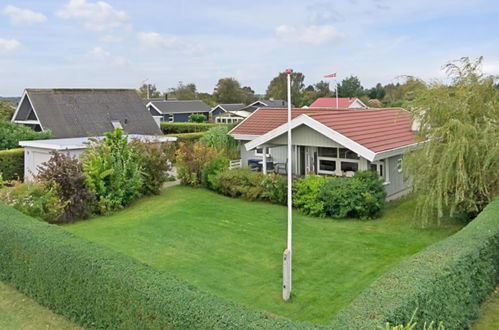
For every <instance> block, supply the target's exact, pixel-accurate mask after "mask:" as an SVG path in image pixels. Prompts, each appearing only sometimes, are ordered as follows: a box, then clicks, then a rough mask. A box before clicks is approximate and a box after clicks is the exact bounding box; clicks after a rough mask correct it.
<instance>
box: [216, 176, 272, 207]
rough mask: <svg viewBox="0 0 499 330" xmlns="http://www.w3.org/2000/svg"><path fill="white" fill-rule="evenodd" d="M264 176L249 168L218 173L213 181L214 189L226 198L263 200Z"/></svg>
mask: <svg viewBox="0 0 499 330" xmlns="http://www.w3.org/2000/svg"><path fill="white" fill-rule="evenodd" d="M263 180H264V175H263V174H262V173H259V172H252V171H250V170H249V169H247V168H236V169H233V170H225V171H223V172H220V173H218V174H217V175H216V176H215V177H214V179H213V184H212V186H213V189H214V190H215V191H216V192H218V193H221V194H223V195H226V196H230V197H241V198H244V199H246V200H256V199H262V198H263V194H264V188H263V186H262V182H263Z"/></svg>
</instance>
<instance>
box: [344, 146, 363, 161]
mask: <svg viewBox="0 0 499 330" xmlns="http://www.w3.org/2000/svg"><path fill="white" fill-rule="evenodd" d="M340 158H346V159H359V156H357V154H356V153H355V152H353V151H351V150H349V149H347V148H340Z"/></svg>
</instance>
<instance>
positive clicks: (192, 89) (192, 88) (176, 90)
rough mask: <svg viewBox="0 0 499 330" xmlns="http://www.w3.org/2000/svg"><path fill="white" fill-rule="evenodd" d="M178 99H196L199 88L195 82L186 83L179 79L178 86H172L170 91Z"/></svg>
mask: <svg viewBox="0 0 499 330" xmlns="http://www.w3.org/2000/svg"><path fill="white" fill-rule="evenodd" d="M168 94H170V95H171V96H172V97H173V98H175V99H177V100H195V99H197V89H196V85H195V84H194V83H190V84H187V85H184V83H183V82H181V81H179V82H178V85H177V87H173V88H170V90H169V93H168Z"/></svg>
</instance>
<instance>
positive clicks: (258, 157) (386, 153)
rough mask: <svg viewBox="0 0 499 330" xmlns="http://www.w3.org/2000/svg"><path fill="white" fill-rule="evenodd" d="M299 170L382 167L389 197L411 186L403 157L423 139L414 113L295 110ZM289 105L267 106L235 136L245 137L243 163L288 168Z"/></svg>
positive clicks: (345, 171)
mask: <svg viewBox="0 0 499 330" xmlns="http://www.w3.org/2000/svg"><path fill="white" fill-rule="evenodd" d="M290 125H291V129H292V141H293V142H292V150H293V152H292V156H291V157H293V158H292V159H293V162H292V164H293V168H292V171H293V174H294V175H297V176H305V175H307V174H310V173H315V174H319V175H335V176H353V175H354V174H355V172H357V171H361V170H373V171H376V172H377V173H378V174H379V176H380V178H381V179H382V180H383V182H384V185H385V189H386V192H387V198H388V199H394V198H397V197H399V196H401V195H403V194H405V193H407V192H408V191H410V188H411V186H410V183H409V182H408V181H407V180H405V179H404V177H403V175H402V174H403V173H402V171H403V164H402V156H403V154H404V153H405V152H407V151H408V150H410V149H411V148H414V147H415V146H416V145H417V144H418V143H420V142H421V141H420V140H419V139H418V137H417V135H416V133H415V132H414V131H412V126H411V125H412V116H411V114H410V113H409V112H408V111H406V110H404V109H401V108H386V109H375V110H374V109H366V110H365V109H362V110H360V109H357V110H355V109H346V108H343V109H331V108H294V109H292V120H291V122H290ZM287 129H288V124H287V109H284V108H261V109H258V110H257V111H255V112H254V113H253V114H252V115H251V116H249V117H248V118H247V119H245V120H244V121H243V122H241V123H240V124H239V125H238V126H236V127H235V128H234V129H233V130H231V132H230V135H232V136H233V137H234V138H235V139H237V140H239V141H240V145H241V163H242V164H243V165H244V166H250V167H253V168H255V169H258V168H261V169H262V170H263V171H264V172H269V171H275V172H280V173H285V172H286V168H287V165H286V164H287V159H288V155H287Z"/></svg>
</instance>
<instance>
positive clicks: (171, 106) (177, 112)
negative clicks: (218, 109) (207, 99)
mask: <svg viewBox="0 0 499 330" xmlns="http://www.w3.org/2000/svg"><path fill="white" fill-rule="evenodd" d="M147 109H148V110H149V112H150V113H151V115H152V116H153V117H156V116H160V117H161V121H169V122H186V121H189V116H190V115H192V114H202V115H204V116H205V118H206V120H208V118H209V115H210V111H211V108H210V107H209V106H208V105H206V103H204V102H203V101H200V100H161V101H151V102H149V103H147Z"/></svg>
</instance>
